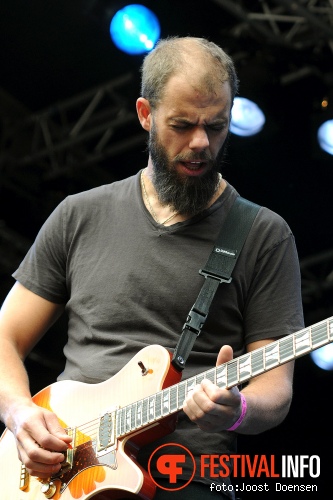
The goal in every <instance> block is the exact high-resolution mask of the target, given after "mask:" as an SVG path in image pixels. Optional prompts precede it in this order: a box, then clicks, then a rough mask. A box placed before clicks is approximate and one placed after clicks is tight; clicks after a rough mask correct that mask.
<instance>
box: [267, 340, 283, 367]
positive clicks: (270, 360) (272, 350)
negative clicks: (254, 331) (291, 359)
mask: <svg viewBox="0 0 333 500" xmlns="http://www.w3.org/2000/svg"><path fill="white" fill-rule="evenodd" d="M279 364H280V356H279V343H278V342H272V343H271V344H268V345H266V346H265V368H266V369H271V368H274V367H275V366H278V365H279Z"/></svg>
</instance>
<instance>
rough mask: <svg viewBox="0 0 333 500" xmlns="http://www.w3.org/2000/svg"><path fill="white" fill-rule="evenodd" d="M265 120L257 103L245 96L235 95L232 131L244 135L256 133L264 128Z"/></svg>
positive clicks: (232, 111)
mask: <svg viewBox="0 0 333 500" xmlns="http://www.w3.org/2000/svg"><path fill="white" fill-rule="evenodd" d="M265 121H266V118H265V115H264V113H263V112H262V110H261V109H260V108H259V106H257V104H256V103H254V102H253V101H251V100H250V99H246V98H245V97H235V99H234V105H233V107H232V110H231V123H230V132H232V133H233V134H235V135H240V136H243V137H245V136H251V135H255V134H257V133H258V132H260V131H261V130H262V128H263V126H264V125H265Z"/></svg>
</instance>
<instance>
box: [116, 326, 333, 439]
mask: <svg viewBox="0 0 333 500" xmlns="http://www.w3.org/2000/svg"><path fill="white" fill-rule="evenodd" d="M332 341H333V317H331V318H328V319H326V320H324V321H321V322H319V323H316V324H315V325H312V326H310V327H308V328H304V329H303V330H300V331H298V332H296V333H293V334H290V335H287V336H286V337H283V338H281V339H279V340H276V341H274V342H272V343H270V344H268V345H266V346H264V347H262V348H259V349H256V350H254V351H252V352H250V353H247V354H243V355H242V356H240V357H239V358H236V359H233V360H231V361H228V362H227V363H224V364H222V365H220V366H218V367H214V368H212V369H210V370H208V371H205V372H203V373H200V374H199V375H196V376H194V377H191V378H189V379H187V380H184V381H182V382H179V383H178V384H176V385H173V386H171V387H168V388H166V389H163V390H161V391H160V392H157V393H156V394H153V395H151V396H148V397H146V398H144V399H142V400H139V401H136V402H135V403H132V404H130V405H128V406H125V407H123V408H120V409H118V410H116V415H115V417H116V418H115V421H116V437H117V438H120V437H123V436H125V435H127V434H129V433H131V432H133V431H136V430H138V429H140V428H141V427H145V426H147V425H150V424H152V423H154V422H157V421H158V420H161V419H162V418H164V417H166V416H168V415H171V414H173V413H176V412H178V411H179V410H181V409H182V408H183V404H184V400H185V399H186V397H187V395H188V394H189V392H190V391H191V390H192V389H193V388H194V387H195V386H196V385H197V384H199V383H200V382H201V381H202V380H203V379H209V380H211V381H212V382H213V383H214V384H216V385H217V386H218V387H220V388H221V389H230V388H231V387H234V386H236V385H239V384H242V383H244V382H246V381H248V380H249V379H251V378H252V377H255V376H257V375H260V374H261V373H263V372H265V371H268V370H271V369H273V368H276V367H277V366H279V365H282V364H284V363H287V362H288V361H291V360H293V359H296V358H298V357H300V356H303V355H305V354H307V353H309V352H311V351H313V350H315V349H318V348H319V347H322V346H324V345H326V344H328V343H330V342H332Z"/></svg>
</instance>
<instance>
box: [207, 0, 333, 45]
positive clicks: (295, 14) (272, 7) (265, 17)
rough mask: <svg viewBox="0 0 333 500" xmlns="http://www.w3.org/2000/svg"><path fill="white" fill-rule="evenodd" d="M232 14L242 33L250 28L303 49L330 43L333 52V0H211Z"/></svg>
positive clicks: (269, 39)
mask: <svg viewBox="0 0 333 500" xmlns="http://www.w3.org/2000/svg"><path fill="white" fill-rule="evenodd" d="M211 1H212V2H214V3H215V4H217V5H219V6H220V7H221V8H223V9H224V10H226V11H227V12H229V13H230V14H232V15H233V16H234V17H235V18H236V19H237V20H238V21H239V23H238V24H236V25H235V26H234V28H233V33H234V34H235V35H238V36H241V35H242V34H243V33H244V31H245V30H246V31H247V32H248V31H249V30H250V32H252V34H253V35H256V34H257V35H259V36H260V37H261V38H264V39H265V40H266V41H267V42H271V43H274V44H277V45H280V46H283V47H289V48H293V49H295V50H302V49H305V48H309V47H320V48H321V47H322V46H323V44H325V45H327V46H328V47H329V48H330V50H331V51H332V52H333V1H332V0H293V1H291V0H255V1H245V0H244V1H242V0H240V1H239V0H238V1H234V0H211Z"/></svg>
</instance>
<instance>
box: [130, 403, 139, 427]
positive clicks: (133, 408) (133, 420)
mask: <svg viewBox="0 0 333 500" xmlns="http://www.w3.org/2000/svg"><path fill="white" fill-rule="evenodd" d="M136 405H137V403H136V402H135V403H133V404H132V405H131V424H130V425H131V430H133V429H135V428H136Z"/></svg>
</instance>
